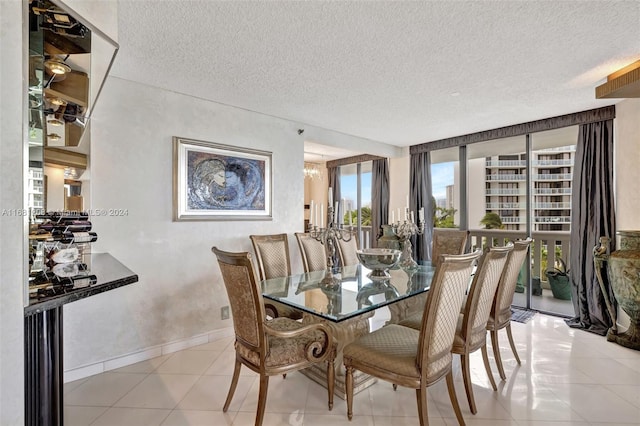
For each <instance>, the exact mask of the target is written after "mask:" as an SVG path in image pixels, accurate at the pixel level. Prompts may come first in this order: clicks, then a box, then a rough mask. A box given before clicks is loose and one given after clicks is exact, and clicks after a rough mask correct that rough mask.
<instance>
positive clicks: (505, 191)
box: [487, 188, 526, 195]
mask: <svg viewBox="0 0 640 426" xmlns="http://www.w3.org/2000/svg"><path fill="white" fill-rule="evenodd" d="M525 194H526V191H525V190H524V188H502V189H487V195H525Z"/></svg>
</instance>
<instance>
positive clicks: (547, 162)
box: [533, 159, 573, 167]
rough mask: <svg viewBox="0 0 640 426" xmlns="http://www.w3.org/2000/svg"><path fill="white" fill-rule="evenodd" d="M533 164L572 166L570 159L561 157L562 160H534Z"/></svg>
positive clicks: (539, 165) (541, 165)
mask: <svg viewBox="0 0 640 426" xmlns="http://www.w3.org/2000/svg"><path fill="white" fill-rule="evenodd" d="M533 166H535V167H544V166H573V160H572V159H563V160H534V161H533Z"/></svg>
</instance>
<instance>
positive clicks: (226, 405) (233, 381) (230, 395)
mask: <svg viewBox="0 0 640 426" xmlns="http://www.w3.org/2000/svg"><path fill="white" fill-rule="evenodd" d="M240 367H242V364H240V361H238V359H237V358H236V363H235V366H234V367H233V378H232V379H231V386H229V392H228V393H227V400H226V401H225V402H224V407H222V411H223V412H225V413H226V412H227V410H228V409H229V404H231V400H232V399H233V394H234V392H235V391H236V386H237V385H238V377H240Z"/></svg>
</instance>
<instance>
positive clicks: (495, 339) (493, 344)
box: [491, 329, 507, 380]
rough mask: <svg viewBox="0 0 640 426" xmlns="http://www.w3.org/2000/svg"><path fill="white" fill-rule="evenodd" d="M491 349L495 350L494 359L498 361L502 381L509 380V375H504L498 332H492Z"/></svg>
mask: <svg viewBox="0 0 640 426" xmlns="http://www.w3.org/2000/svg"><path fill="white" fill-rule="evenodd" d="M491 347H492V348H493V357H494V358H495V360H496V365H497V366H498V373H499V374H500V378H501V379H502V380H507V375H506V374H504V367H503V366H502V356H500V344H499V343H498V330H495V329H494V330H491Z"/></svg>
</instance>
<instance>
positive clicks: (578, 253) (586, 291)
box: [567, 120, 617, 335]
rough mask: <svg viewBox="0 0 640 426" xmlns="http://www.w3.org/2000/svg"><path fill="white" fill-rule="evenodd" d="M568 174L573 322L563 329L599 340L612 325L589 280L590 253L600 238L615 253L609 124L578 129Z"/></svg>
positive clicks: (595, 285)
mask: <svg viewBox="0 0 640 426" xmlns="http://www.w3.org/2000/svg"><path fill="white" fill-rule="evenodd" d="M573 173H574V175H573V190H572V192H573V193H572V201H571V215H572V217H571V256H570V264H569V267H570V277H571V284H572V299H573V307H574V310H575V314H576V316H575V317H574V318H572V319H570V320H567V324H569V326H571V327H575V328H582V329H585V330H588V331H591V332H593V333H597V334H601V335H604V334H606V332H607V330H608V329H609V327H611V325H612V319H611V317H610V315H609V312H608V311H607V307H606V304H605V301H604V296H603V293H602V291H601V290H600V285H599V283H598V280H597V278H596V276H595V271H594V265H593V254H592V251H593V248H594V247H595V246H596V245H597V244H598V241H599V238H600V237H601V236H607V237H609V238H611V242H612V246H611V251H613V250H615V247H614V245H615V231H616V229H615V228H616V223H615V217H616V215H615V205H614V187H613V120H606V121H600V122H596V123H589V124H582V125H580V131H579V133H578V145H577V148H576V159H575V164H574V168H573ZM606 276H607V274H606V272H605V273H603V278H604V279H605V290H606V292H607V293H608V297H609V300H611V301H612V302H614V300H615V299H614V297H613V291H612V289H611V286H610V285H609V283H608V282H606ZM614 305H615V302H614ZM614 309H617V307H616V306H614Z"/></svg>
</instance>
